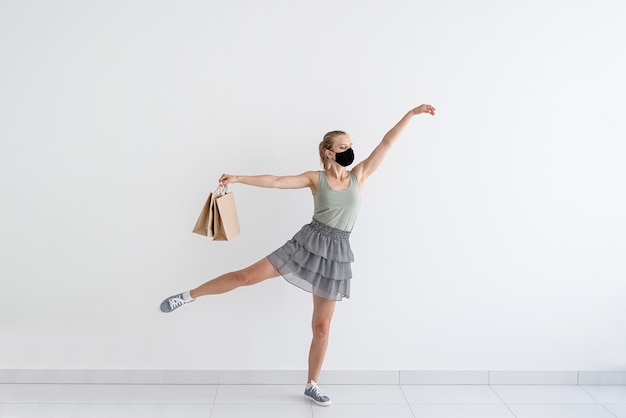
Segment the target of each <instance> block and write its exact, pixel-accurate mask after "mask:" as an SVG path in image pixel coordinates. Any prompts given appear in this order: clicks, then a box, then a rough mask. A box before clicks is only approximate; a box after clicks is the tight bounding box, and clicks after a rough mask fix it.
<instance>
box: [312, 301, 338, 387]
mask: <svg viewBox="0 0 626 418" xmlns="http://www.w3.org/2000/svg"><path fill="white" fill-rule="evenodd" d="M335 304H336V301H334V300H328V299H324V298H321V297H319V296H315V295H313V321H312V327H313V341H311V349H310V351H309V376H308V383H310V382H311V381H315V382H317V378H318V377H319V375H320V371H321V370H322V363H323V362H324V356H325V355H326V347H328V336H329V333H330V321H331V320H332V318H333V313H334V312H335Z"/></svg>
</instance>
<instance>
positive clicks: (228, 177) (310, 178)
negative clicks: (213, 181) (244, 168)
mask: <svg viewBox="0 0 626 418" xmlns="http://www.w3.org/2000/svg"><path fill="white" fill-rule="evenodd" d="M318 179H319V172H318V171H307V172H304V173H302V174H298V175H296V176H272V175H269V174H264V175H261V176H235V175H232V174H222V176H221V177H220V179H219V183H220V186H225V185H227V184H230V183H241V184H247V185H249V186H256V187H268V188H275V189H304V188H305V187H308V188H310V189H311V190H312V191H313V193H315V188H316V187H317V180H318Z"/></svg>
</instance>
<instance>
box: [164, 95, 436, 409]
mask: <svg viewBox="0 0 626 418" xmlns="http://www.w3.org/2000/svg"><path fill="white" fill-rule="evenodd" d="M421 113H428V114H431V115H434V114H435V108H434V107H433V106H431V105H426V104H423V105H421V106H418V107H416V108H414V109H411V110H410V111H409V112H408V113H407V114H406V115H404V117H403V118H402V119H400V121H399V122H398V123H397V124H396V125H395V126H394V127H393V128H392V129H391V130H390V131H389V132H387V134H386V135H385V136H384V137H383V139H382V141H381V142H380V144H378V146H377V147H376V148H375V149H374V151H373V152H372V153H371V154H370V155H369V157H367V158H366V159H365V160H363V161H362V162H360V163H359V164H357V165H356V166H354V168H353V169H352V170H351V171H348V170H347V169H346V167H348V166H349V165H351V164H352V162H353V161H354V152H353V151H352V141H351V140H350V137H349V136H348V135H347V134H346V133H345V132H342V131H332V132H329V133H327V134H326V135H325V136H324V139H323V140H322V142H321V143H320V145H319V153H320V159H321V162H322V165H323V167H324V170H323V171H307V172H305V173H302V174H299V175H296V176H271V175H262V176H234V175H230V174H224V175H222V176H221V177H220V179H219V184H220V185H221V186H225V185H227V184H230V183H243V184H248V185H251V186H257V187H272V188H279V189H301V188H305V187H308V188H309V189H311V192H312V193H313V200H314V213H313V220H312V222H311V223H310V224H308V225H305V226H304V227H302V229H301V230H300V231H299V232H298V233H297V234H296V235H294V237H293V238H292V239H291V240H289V241H288V242H287V243H285V245H283V246H282V247H280V248H279V249H277V250H276V251H274V252H273V253H271V254H270V255H268V256H267V257H265V258H263V259H262V260H260V261H258V262H257V263H255V264H253V265H251V266H249V267H247V268H245V269H243V270H239V271H233V272H230V273H226V274H223V275H221V276H219V277H217V278H215V279H213V280H210V281H208V282H206V283H204V284H202V285H200V286H199V287H197V288H195V289H193V290H190V291H188V292H185V293H181V294H178V295H175V296H172V297H169V298H167V299H165V300H164V301H163V303H161V311H163V312H172V311H173V310H175V309H177V308H179V307H181V306H183V305H185V304H187V303H190V302H192V301H194V300H195V299H196V298H198V297H200V296H204V295H215V294H219V293H225V292H229V291H231V290H233V289H236V288H237V287H240V286H249V285H253V284H256V283H260V282H262V281H263V280H266V279H269V278H272V277H278V276H281V275H282V276H283V277H284V278H285V279H286V280H287V281H289V282H290V283H292V284H294V285H296V286H298V287H300V288H301V289H304V290H306V291H308V292H310V293H312V294H313V321H312V327H313V340H312V342H311V348H310V351H309V369H308V382H307V385H306V387H305V392H304V396H305V397H306V398H307V399H310V400H312V401H313V402H315V403H316V404H318V405H322V406H328V405H330V404H331V400H330V398H329V397H328V396H326V395H324V393H323V392H322V391H321V390H320V389H319V388H318V386H317V384H316V381H317V378H318V376H319V374H320V371H321V368H322V363H323V361H324V355H325V353H326V347H327V346H328V335H329V329H330V322H331V319H332V316H333V312H334V310H335V303H336V301H338V300H341V299H342V298H349V297H350V279H351V277H352V273H351V270H350V264H351V263H352V261H353V260H354V259H353V255H352V251H351V249H350V242H349V240H348V239H349V236H350V231H351V230H352V227H353V226H354V223H355V221H356V217H357V214H358V211H359V205H360V200H361V199H360V196H361V192H362V190H363V185H364V184H365V181H366V180H367V179H368V178H369V176H370V175H372V174H373V173H374V171H376V169H377V168H378V167H379V166H380V164H381V163H382V162H383V160H384V158H385V156H386V155H387V152H388V151H389V149H390V148H391V146H392V145H393V144H394V142H395V141H396V140H397V138H398V136H399V135H400V133H401V132H402V131H403V129H404V128H405V127H406V125H407V124H408V123H409V121H410V120H411V118H412V117H413V116H415V115H419V114H421Z"/></svg>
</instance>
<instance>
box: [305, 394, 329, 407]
mask: <svg viewBox="0 0 626 418" xmlns="http://www.w3.org/2000/svg"><path fill="white" fill-rule="evenodd" d="M304 398H305V399H308V400H310V401H311V402H313V403H315V404H316V405H319V406H331V405H332V401H328V402H320V401H316V400H315V398H312V397H310V396H309V395H304Z"/></svg>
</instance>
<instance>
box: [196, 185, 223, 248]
mask: <svg viewBox="0 0 626 418" xmlns="http://www.w3.org/2000/svg"><path fill="white" fill-rule="evenodd" d="M216 193H217V190H216V191H215V192H213V193H209V197H208V199H207V200H206V203H205V204H204V206H203V207H202V211H201V212H200V216H198V220H197V221H196V225H195V226H194V227H193V232H194V233H196V234H200V235H204V236H205V237H212V236H213V219H214V210H215V198H216Z"/></svg>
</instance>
